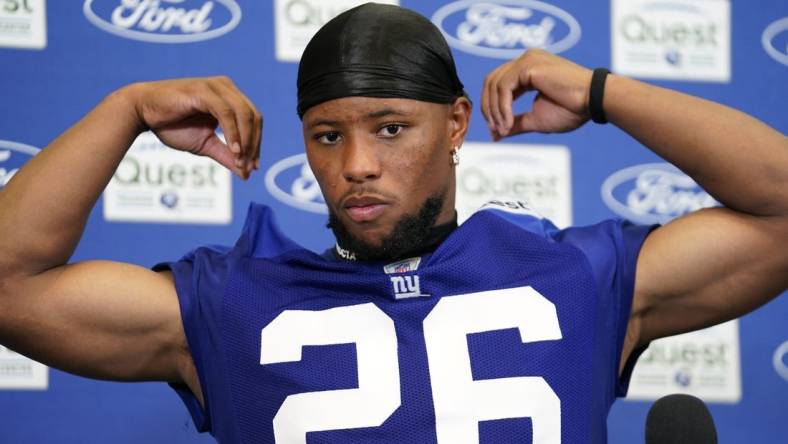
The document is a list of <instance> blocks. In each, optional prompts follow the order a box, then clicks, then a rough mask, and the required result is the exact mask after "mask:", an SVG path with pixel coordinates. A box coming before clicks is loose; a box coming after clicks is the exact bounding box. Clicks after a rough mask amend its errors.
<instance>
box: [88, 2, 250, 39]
mask: <svg viewBox="0 0 788 444" xmlns="http://www.w3.org/2000/svg"><path fill="white" fill-rule="evenodd" d="M217 6H222V8H219V7H217ZM82 12H83V13H84V14H85V17H86V18H87V19H88V21H90V22H91V23H92V24H94V25H95V26H96V27H98V28H99V29H102V30H104V31H106V32H109V33H112V34H115V35H118V36H121V37H124V38H127V39H132V40H140V41H143V42H149V43H190V42H197V41H201V40H208V39H213V38H216V37H219V36H221V35H223V34H226V33H228V32H230V31H232V30H233V29H234V28H235V27H236V26H238V23H239V22H240V21H241V8H240V7H239V6H238V4H237V3H236V2H235V1H234V0H213V1H202V2H199V1H191V0H112V1H111V2H110V1H109V0H85V3H84V4H83V7H82Z"/></svg>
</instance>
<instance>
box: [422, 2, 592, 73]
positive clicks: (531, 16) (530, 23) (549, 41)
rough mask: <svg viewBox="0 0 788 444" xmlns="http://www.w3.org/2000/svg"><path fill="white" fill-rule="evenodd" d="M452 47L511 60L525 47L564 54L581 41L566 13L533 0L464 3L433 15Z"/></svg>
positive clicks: (442, 8) (577, 28)
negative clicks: (563, 52)
mask: <svg viewBox="0 0 788 444" xmlns="http://www.w3.org/2000/svg"><path fill="white" fill-rule="evenodd" d="M432 21H433V23H435V25H436V26H437V27H438V28H440V30H441V31H442V32H443V35H444V36H445V37H446V41H447V42H448V43H449V45H451V46H452V47H453V48H456V49H459V50H461V51H465V52H468V53H471V54H474V55H479V56H482V57H493V58H500V59H513V58H515V57H517V56H519V55H520V54H522V53H523V51H524V50H526V49H528V48H542V49H545V50H547V51H550V52H553V53H559V52H562V51H566V50H567V49H569V48H571V47H572V46H574V45H575V44H576V43H577V42H578V40H580V35H581V31H580V24H579V23H578V22H577V20H575V18H574V17H572V16H571V15H570V14H569V13H568V12H566V11H564V10H563V9H560V8H558V7H556V6H553V5H551V4H548V3H544V2H540V1H535V0H491V1H487V2H477V1H473V0H464V1H458V2H454V3H449V4H447V5H445V6H443V7H441V8H440V9H438V10H437V11H435V13H434V14H433V15H432Z"/></svg>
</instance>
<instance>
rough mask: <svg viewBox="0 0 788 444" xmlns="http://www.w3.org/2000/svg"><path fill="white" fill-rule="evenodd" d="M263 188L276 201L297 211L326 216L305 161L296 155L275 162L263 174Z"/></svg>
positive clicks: (326, 211)
mask: <svg viewBox="0 0 788 444" xmlns="http://www.w3.org/2000/svg"><path fill="white" fill-rule="evenodd" d="M265 187H266V188H267V189H268V192H269V193H271V195H272V196H274V197H275V198H276V199H277V200H279V201H280V202H282V203H285V204H287V205H290V206H291V207H295V208H298V209H299V210H304V211H309V212H312V213H318V214H328V208H327V207H326V203H325V200H324V199H323V193H322V192H321V191H320V185H318V183H317V179H315V175H314V173H313V172H312V169H311V168H309V163H307V160H306V154H296V155H294V156H290V157H285V158H284V159H282V160H280V161H279V162H276V163H275V164H273V165H272V166H271V168H269V169H268V172H266V173H265Z"/></svg>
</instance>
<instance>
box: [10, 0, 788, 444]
mask: <svg viewBox="0 0 788 444" xmlns="http://www.w3.org/2000/svg"><path fill="white" fill-rule="evenodd" d="M29 1H30V0H29ZM42 1H43V0H42ZM293 1H295V0H293ZM19 2H22V0H0V8H3V7H4V6H6V5H10V4H16V3H19ZM30 3H32V4H40V3H41V2H35V1H30ZM81 3H82V2H74V1H72V2H55V1H50V2H48V3H47V5H46V7H47V27H48V29H47V46H46V48H45V49H43V50H28V49H17V48H2V47H0V66H1V67H2V68H1V69H2V75H0V98H2V101H1V102H0V106H1V107H2V108H1V110H0V116H2V118H0V140H8V141H15V142H21V143H25V144H28V145H33V146H37V147H43V146H45V145H46V144H47V143H48V142H49V141H50V140H52V139H53V138H54V137H56V136H57V135H58V134H59V133H61V132H62V131H63V130H65V129H66V128H67V127H68V126H70V125H71V124H73V123H74V122H75V121H76V120H77V119H78V118H79V117H80V116H81V115H83V114H84V113H86V112H87V111H88V110H89V109H91V108H92V107H93V106H94V105H95V104H96V103H97V102H99V101H100V100H101V99H102V97H104V96H105V95H106V94H108V93H109V92H111V91H113V90H114V89H116V88H118V87H120V86H122V85H125V84H128V83H131V82H135V81H141V80H154V79H165V78H173V77H184V76H189V77H192V76H205V75H228V76H230V77H231V78H232V79H233V80H234V81H235V83H236V84H237V85H238V86H239V87H240V88H241V89H242V90H243V91H244V92H245V93H246V94H247V95H248V96H249V97H250V98H251V100H252V101H253V102H255V103H256V104H257V105H258V107H259V108H260V110H261V111H262V112H263V114H264V115H265V135H264V141H263V152H262V156H261V163H262V165H263V167H262V168H261V172H260V173H258V174H257V175H256V176H254V177H253V178H252V179H251V180H250V181H249V182H247V183H243V182H241V181H239V180H237V179H233V181H234V182H233V191H232V192H233V194H232V196H233V208H232V215H233V218H232V222H231V223H230V224H228V225H200V224H177V225H175V224H157V223H153V224H151V223H131V222H107V221H105V219H104V216H103V214H102V202H99V204H98V206H97V207H96V209H95V210H94V212H93V213H92V215H91V217H90V220H89V223H88V227H87V231H86V234H85V236H84V238H83V241H82V243H81V244H80V246H79V248H78V250H77V252H76V253H75V256H74V260H82V259H89V258H104V259H110V260H119V261H126V262H131V263H137V264H141V265H146V266H149V265H152V264H154V263H156V262H158V261H161V260H167V259H175V258H177V257H179V256H180V255H181V254H182V253H183V252H186V251H188V250H189V249H191V248H193V247H194V246H196V245H200V244H206V243H219V244H228V243H232V242H234V240H235V238H236V236H237V234H238V233H239V231H240V229H241V226H242V223H243V220H244V215H245V212H246V208H247V203H248V202H249V201H250V200H255V201H259V202H262V203H265V204H267V205H269V206H271V207H272V208H273V209H274V211H275V212H276V213H277V214H278V218H279V220H280V224H281V226H282V227H283V230H284V231H285V232H286V233H287V234H288V235H290V236H292V237H293V238H294V239H296V240H297V241H299V242H300V243H302V244H303V245H304V246H306V247H308V248H311V249H314V250H322V249H323V248H325V247H326V246H328V245H329V244H330V243H331V239H332V238H331V236H330V233H329V232H328V230H314V229H309V228H307V227H317V226H322V225H324V224H325V219H326V217H325V215H324V214H319V213H313V212H308V211H303V210H301V209H298V208H295V207H293V206H290V205H287V204H285V203H283V202H282V201H280V200H277V199H275V198H274V197H272V195H271V193H270V192H269V191H268V190H267V189H266V186H265V177H264V176H265V174H264V172H265V170H266V169H267V168H268V166H270V165H273V164H275V163H276V162H278V161H280V160H281V159H283V158H285V157H288V156H291V155H294V154H298V153H300V152H302V146H303V142H302V138H301V127H300V122H299V120H298V117H297V115H296V112H295V76H296V70H297V65H296V64H295V63H292V62H280V61H278V60H277V57H276V51H275V46H276V40H275V21H274V5H273V2H269V1H254V2H252V1H243V2H237V3H239V4H240V11H241V12H242V16H241V18H240V22H238V24H237V27H235V28H234V29H232V30H230V31H229V32H228V33H226V34H223V35H220V36H218V37H216V38H213V39H208V40H204V41H200V42H193V43H185V44H164V43H149V42H144V41H140V40H134V39H129V38H125V37H123V36H120V35H116V34H111V33H109V32H106V31H105V30H103V29H101V28H99V27H98V26H96V25H94V24H93V23H91V22H90V21H88V20H87V18H86V15H85V13H84V12H83V5H82V4H81ZM85 3H87V4H92V5H93V6H95V8H94V9H95V11H96V13H97V14H103V16H104V17H105V18H106V17H108V16H109V12H108V11H110V10H111V9H112V6H113V5H117V4H119V3H120V0H106V1H100V0H95V1H87V2H85ZM162 3H166V2H162ZM205 3H206V1H196V0H188V1H187V2H186V4H187V5H196V6H190V7H199V6H200V5H201V4H205ZM234 3H236V2H232V1H215V2H213V7H214V8H215V11H214V12H212V13H214V14H215V15H214V16H212V18H213V21H214V22H213V23H212V24H211V27H212V28H211V29H214V28H217V27H219V26H221V25H222V24H223V23H225V24H226V23H228V22H229V21H230V20H231V18H232V17H233V12H232V10H231V9H222V8H223V5H225V4H234ZM301 3H303V4H307V3H314V4H317V3H323V4H325V3H326V2H318V1H316V0H314V1H311V2H306V1H302V2H301ZM340 3H341V2H340ZM448 3H451V2H449V1H448V0H444V1H406V0H403V1H402V2H401V4H403V6H407V7H410V8H413V9H415V10H417V11H419V12H421V13H423V14H425V15H426V16H428V17H432V16H433V14H434V13H435V12H436V11H437V10H438V9H439V8H441V7H442V6H445V5H446V4H448ZM499 3H501V2H499ZM503 3H506V2H503ZM509 3H512V2H509ZM515 3H516V2H515ZM531 3H535V2H531ZM550 3H551V4H552V5H555V6H558V7H559V8H560V9H561V10H563V11H566V12H567V13H569V15H571V16H572V17H574V19H576V20H577V22H578V23H579V25H580V28H581V30H582V35H581V36H580V40H579V41H578V42H577V43H576V44H574V45H573V46H571V47H570V48H568V49H566V50H565V51H563V52H562V55H564V56H566V57H568V58H570V59H572V60H575V61H576V62H578V63H580V64H583V65H586V66H591V67H595V66H611V64H612V56H611V8H610V4H609V2H588V1H582V0H555V1H552V2H550ZM757 3H758V4H757V6H756V5H754V4H753V2H744V1H735V2H733V3H732V4H731V11H730V15H731V20H732V36H731V76H730V79H731V80H730V82H727V83H720V82H704V81H686V80H658V81H657V80H655V81H652V82H653V83H656V84H659V85H663V86H666V87H669V88H674V89H678V90H681V91H684V92H687V93H690V94H695V95H699V96H702V97H706V98H709V99H712V100H716V101H719V102H722V103H725V104H728V105H730V106H733V107H735V108H738V109H741V110H743V111H745V112H747V113H750V114H752V115H754V116H756V117H758V118H760V119H762V120H764V121H765V122H767V123H768V124H770V125H772V126H774V127H775V128H777V129H778V130H780V131H782V132H783V133H785V132H787V131H788V118H786V115H787V114H786V104H787V103H788V82H786V79H788V64H782V63H780V61H779V60H778V59H777V58H776V57H774V55H773V54H772V55H770V53H769V52H767V50H766V49H765V48H764V44H763V42H762V40H763V39H762V37H763V35H764V31H765V30H766V29H767V27H768V26H769V25H770V24H773V23H775V22H777V21H778V20H779V19H781V18H783V17H788V5H787V4H786V2H785V1H784V0H763V1H760V2H757ZM2 17H3V16H2V15H0V22H1V21H2V20H3V18H2ZM451 19H452V18H451V17H448V18H447V19H446V20H447V23H448V22H449V21H450V20H451ZM220 22H221V23H220ZM569 28H570V25H569V24H567V22H560V20H559V23H557V24H556V28H555V32H556V33H557V34H556V36H557V37H556V38H563V37H567V36H568V35H569V34H570V32H569ZM0 29H1V27H0ZM561 33H563V34H561ZM172 34H173V33H172V32H171V33H170V35H172ZM1 39H2V34H0V45H2V40H1ZM767 40H768V41H767V44H768V45H772V46H774V47H775V48H777V52H778V53H779V51H780V50H782V52H783V54H782V56H783V58H788V55H785V54H784V53H785V52H786V48H788V41H787V40H788V32H786V31H782V32H781V33H779V32H778V33H777V35H776V36H774V38H771V39H767ZM772 52H773V51H772ZM454 55H455V58H456V61H457V64H458V67H459V71H460V76H461V78H462V80H463V81H464V83H465V84H466V87H467V91H468V92H469V93H470V95H471V97H472V98H473V99H474V100H475V101H476V104H477V106H476V109H475V110H474V115H473V121H472V126H471V129H470V133H469V137H468V140H470V141H489V140H490V139H489V136H488V133H487V129H486V125H485V124H484V122H483V119H482V118H481V113H480V112H479V110H478V108H479V107H478V98H479V95H480V87H481V83H482V79H483V77H484V75H486V73H487V72H488V71H490V70H492V69H493V68H495V67H496V66H498V65H499V64H500V63H501V62H502V59H499V58H491V57H485V56H483V55H478V54H472V53H469V52H465V51H461V50H457V49H455V50H454ZM778 55H779V54H778ZM513 142H515V143H537V144H538V143H545V144H560V145H565V146H568V147H569V149H570V151H571V159H572V171H573V175H572V196H573V202H572V205H573V214H574V223H576V224H587V223H591V222H594V221H598V220H600V219H603V218H608V217H611V216H613V213H612V212H611V211H610V210H609V209H608V207H606V206H605V204H604V203H603V202H602V200H601V199H600V187H601V185H602V182H604V180H605V179H606V178H607V177H608V176H610V175H611V174H612V173H613V172H615V171H618V170H620V169H622V168H626V167H629V166H632V165H638V164H643V163H650V162H656V161H659V159H658V158H656V156H655V155H654V154H652V153H650V152H649V151H647V150H645V149H644V148H641V147H639V146H638V145H637V143H636V142H635V141H633V140H632V139H631V138H629V137H628V136H626V135H625V134H623V133H621V132H619V131H616V130H614V129H613V128H610V127H600V126H592V125H589V126H587V127H585V128H583V129H581V130H579V131H577V132H575V133H571V134H565V135H556V136H545V135H528V136H520V137H517V138H515V139H514V140H513ZM2 148H3V147H2V146H0V151H1V150H2ZM0 161H1V160H0ZM0 166H2V165H0ZM64 174H79V171H67V172H64ZM0 183H1V182H0ZM786 319H788V300H786V298H785V297H782V298H780V299H778V300H776V301H774V302H772V303H771V304H769V305H768V306H767V307H765V308H763V309H761V310H759V311H757V312H755V313H753V314H751V315H748V316H746V317H745V318H743V320H742V322H741V324H740V340H741V365H742V399H741V401H740V402H739V403H737V404H713V405H711V410H712V413H713V415H714V417H715V420H716V421H717V427H718V430H719V436H720V442H723V443H725V442H729V443H734V442H774V441H775V438H776V437H779V436H784V430H783V427H784V422H785V414H784V412H785V407H784V406H785V405H788V380H785V379H782V378H781V377H780V376H779V375H778V373H777V371H776V370H775V365H774V364H773V356H774V353H775V350H776V349H777V348H778V347H779V346H780V345H781V344H782V343H783V342H784V341H786V340H788V330H786V327H785V325H786V324H785V320H786ZM780 359H782V361H781V362H782V364H781V365H782V366H783V367H785V366H786V365H788V362H786V361H788V357H782V358H780ZM649 405H650V403H647V402H635V401H623V402H622V401H619V402H617V403H616V405H615V406H614V408H613V411H612V412H611V415H610V418H609V426H610V442H614V443H631V442H638V441H641V440H642V438H641V437H642V434H643V424H644V421H645V415H646V411H647V409H648V406H649ZM0 412H1V413H0V430H2V431H0V443H49V442H56V443H104V442H115V443H138V442H168V443H197V442H212V440H211V439H210V437H208V436H204V435H203V436H199V435H198V434H197V433H196V432H195V431H194V426H193V424H191V420H190V419H189V417H188V414H187V412H186V409H184V408H183V406H182V405H181V403H180V401H179V400H178V399H177V397H176V396H174V394H173V393H171V391H170V390H169V389H168V388H167V387H166V386H165V385H164V384H152V383H146V384H118V383H108V382H95V381H89V380H86V379H83V378H78V377H75V376H71V375H68V374H65V373H62V372H59V371H55V370H52V371H51V372H50V381H49V388H48V390H46V391H44V392H36V391H0Z"/></svg>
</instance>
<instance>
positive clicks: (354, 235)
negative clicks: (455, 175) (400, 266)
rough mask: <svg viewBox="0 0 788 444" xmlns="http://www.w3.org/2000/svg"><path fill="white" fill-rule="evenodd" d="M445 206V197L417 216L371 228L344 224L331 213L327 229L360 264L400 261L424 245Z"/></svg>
mask: <svg viewBox="0 0 788 444" xmlns="http://www.w3.org/2000/svg"><path fill="white" fill-rule="evenodd" d="M443 202H444V200H443V196H442V195H439V196H435V197H431V198H428V199H427V200H426V201H425V203H424V205H423V206H422V207H421V208H420V209H419V211H418V212H417V213H416V214H406V215H403V216H402V217H400V218H399V220H397V221H395V222H393V223H386V224H384V222H385V221H382V220H381V221H374V222H370V223H369V224H367V223H362V224H359V223H355V222H352V221H345V220H343V218H341V217H338V216H337V215H336V214H335V213H334V212H333V211H329V219H328V225H327V227H328V228H331V230H332V231H333V232H334V236H335V237H336V238H337V243H338V244H339V246H340V247H342V248H343V249H345V250H349V251H351V252H353V253H354V254H355V256H356V258H357V259H359V260H397V259H400V258H401V257H403V255H406V254H408V252H412V251H413V250H415V249H418V248H419V246H422V245H423V244H424V242H425V241H426V239H427V237H428V235H429V233H430V229H431V228H432V227H433V226H434V225H435V221H436V220H437V218H438V214H439V213H440V209H441V208H442V206H443Z"/></svg>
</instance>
